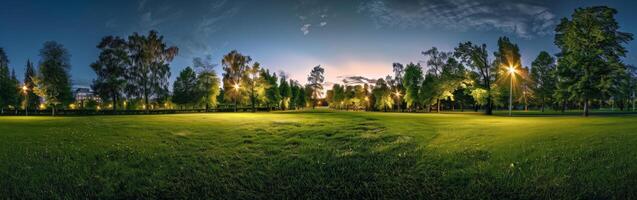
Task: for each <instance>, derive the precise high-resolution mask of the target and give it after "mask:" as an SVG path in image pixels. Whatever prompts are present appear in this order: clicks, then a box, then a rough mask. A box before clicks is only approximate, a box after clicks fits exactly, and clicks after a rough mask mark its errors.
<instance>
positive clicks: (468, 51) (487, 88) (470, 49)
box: [454, 42, 493, 115]
mask: <svg viewBox="0 0 637 200" xmlns="http://www.w3.org/2000/svg"><path fill="white" fill-rule="evenodd" d="M454 56H455V57H457V58H459V59H460V60H461V62H462V63H463V64H465V65H468V66H469V67H471V68H472V69H473V70H476V71H477V73H478V74H479V75H480V81H481V82H482V89H483V90H484V92H485V93H486V94H485V95H486V99H485V101H486V102H485V105H486V108H485V113H486V114H487V115H491V114H492V113H493V112H492V105H493V101H492V100H491V99H492V97H491V87H492V86H491V82H492V80H491V76H492V72H491V66H490V65H489V54H488V52H487V45H485V44H482V45H481V46H478V45H474V44H473V43H471V42H465V43H460V44H459V45H458V47H456V48H455V52H454ZM482 96H484V95H482Z"/></svg>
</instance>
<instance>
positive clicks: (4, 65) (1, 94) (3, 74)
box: [0, 48, 13, 114]
mask: <svg viewBox="0 0 637 200" xmlns="http://www.w3.org/2000/svg"><path fill="white" fill-rule="evenodd" d="M12 91H13V88H12V87H11V77H10V74H9V58H8V57H7V54H6V53H5V52H4V49H3V48H0V114H4V108H5V107H6V106H8V105H10V102H11V93H12Z"/></svg>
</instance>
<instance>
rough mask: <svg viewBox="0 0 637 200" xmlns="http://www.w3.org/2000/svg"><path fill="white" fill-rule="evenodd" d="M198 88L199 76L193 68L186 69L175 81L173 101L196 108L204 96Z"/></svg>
mask: <svg viewBox="0 0 637 200" xmlns="http://www.w3.org/2000/svg"><path fill="white" fill-rule="evenodd" d="M197 86H198V85H197V74H196V73H195V71H194V70H192V68H190V67H186V68H185V69H184V70H182V71H181V72H180V73H179V76H177V79H175V83H174V84H173V98H172V101H173V102H174V103H176V104H179V105H192V106H194V105H195V104H196V103H197V101H198V100H199V96H200V95H202V93H201V92H200V90H199V87H197Z"/></svg>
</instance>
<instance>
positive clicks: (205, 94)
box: [192, 56, 221, 112]
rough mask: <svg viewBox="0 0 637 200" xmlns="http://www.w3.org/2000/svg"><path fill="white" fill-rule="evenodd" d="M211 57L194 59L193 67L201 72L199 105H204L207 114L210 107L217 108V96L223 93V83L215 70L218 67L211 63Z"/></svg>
mask: <svg viewBox="0 0 637 200" xmlns="http://www.w3.org/2000/svg"><path fill="white" fill-rule="evenodd" d="M211 60H212V59H211V57H210V56H208V57H206V59H202V58H194V59H193V61H192V62H193V65H194V66H195V69H197V70H198V71H199V74H198V75H197V91H198V93H199V95H197V96H199V103H200V104H204V106H205V108H206V112H208V111H209V109H210V107H211V106H212V107H216V106H217V102H218V101H217V96H219V94H220V93H221V83H220V81H219V77H217V73H216V72H215V70H214V68H215V66H216V65H214V64H212V63H211Z"/></svg>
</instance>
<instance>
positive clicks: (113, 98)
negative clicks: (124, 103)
mask: <svg viewBox="0 0 637 200" xmlns="http://www.w3.org/2000/svg"><path fill="white" fill-rule="evenodd" d="M112 100H113V113H115V112H116V111H117V97H115V95H113V97H112Z"/></svg>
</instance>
